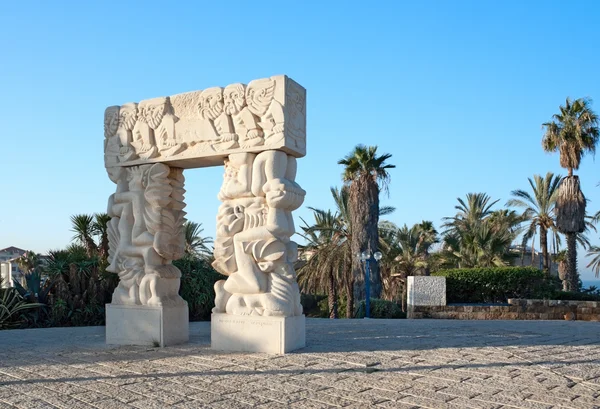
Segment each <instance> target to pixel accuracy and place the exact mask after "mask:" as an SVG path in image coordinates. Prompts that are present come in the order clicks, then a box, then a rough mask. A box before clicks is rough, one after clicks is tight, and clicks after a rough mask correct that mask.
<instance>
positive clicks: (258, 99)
mask: <svg viewBox="0 0 600 409" xmlns="http://www.w3.org/2000/svg"><path fill="white" fill-rule="evenodd" d="M274 95H275V81H273V80H272V79H270V78H264V79H261V80H254V81H250V83H249V84H248V89H247V90H246V103H247V104H248V109H250V111H251V112H252V113H253V114H255V115H258V116H261V115H264V114H265V112H267V109H269V105H270V104H271V101H273V97H274Z"/></svg>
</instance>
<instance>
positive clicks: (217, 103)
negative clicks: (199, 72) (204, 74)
mask: <svg viewBox="0 0 600 409" xmlns="http://www.w3.org/2000/svg"><path fill="white" fill-rule="evenodd" d="M198 109H199V110H200V115H201V116H202V118H204V119H208V120H211V121H214V120H215V119H217V118H218V117H219V115H221V114H222V113H223V90H222V89H221V88H220V87H214V88H207V89H205V90H204V91H202V93H201V94H200V103H199V105H198Z"/></svg>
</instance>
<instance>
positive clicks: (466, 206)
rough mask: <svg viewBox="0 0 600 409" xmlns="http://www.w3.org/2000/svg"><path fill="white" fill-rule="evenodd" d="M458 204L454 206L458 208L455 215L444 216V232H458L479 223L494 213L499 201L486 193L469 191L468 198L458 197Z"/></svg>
mask: <svg viewBox="0 0 600 409" xmlns="http://www.w3.org/2000/svg"><path fill="white" fill-rule="evenodd" d="M456 200H458V205H456V206H454V208H455V209H456V210H457V213H456V215H455V216H452V217H444V218H443V220H446V222H445V223H444V224H443V225H442V227H445V228H446V230H445V231H444V234H456V233H460V232H461V231H464V230H467V229H468V228H469V227H470V226H472V225H474V224H478V223H480V222H481V221H483V220H484V219H486V218H487V217H488V216H490V215H491V214H492V212H493V211H492V207H493V206H494V205H495V204H496V203H498V202H499V200H494V201H493V202H491V200H492V199H491V198H490V197H489V196H488V195H487V194H486V193H467V200H466V201H465V200H463V199H461V198H460V197H457V198H456Z"/></svg>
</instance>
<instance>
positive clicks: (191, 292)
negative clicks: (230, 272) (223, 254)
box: [173, 256, 227, 321]
mask: <svg viewBox="0 0 600 409" xmlns="http://www.w3.org/2000/svg"><path fill="white" fill-rule="evenodd" d="M173 265H175V266H176V267H177V268H179V270H181V286H180V287H179V295H181V297H182V298H183V299H184V300H186V301H187V303H188V308H189V310H190V321H204V320H209V319H210V313H211V311H212V308H213V307H214V300H215V290H214V285H215V283H216V282H217V281H219V280H224V279H225V278H227V277H225V276H223V275H221V274H219V273H217V272H216V271H215V270H214V269H213V268H212V267H211V265H210V264H209V263H208V261H206V260H204V259H201V258H198V257H192V256H185V257H184V258H182V259H181V260H177V261H174V262H173Z"/></svg>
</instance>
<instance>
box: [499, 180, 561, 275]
mask: <svg viewBox="0 0 600 409" xmlns="http://www.w3.org/2000/svg"><path fill="white" fill-rule="evenodd" d="M527 180H529V185H530V186H531V191H532V192H533V194H530V193H529V192H527V191H525V190H521V189H518V190H513V191H512V192H511V194H512V195H513V196H514V198H513V199H510V200H509V201H508V202H507V203H506V205H507V206H513V207H520V208H523V209H525V210H524V212H523V217H524V218H525V219H526V220H529V221H530V224H529V228H528V229H527V231H526V233H525V234H524V236H523V242H524V243H525V242H526V241H528V240H529V239H531V238H532V237H533V236H534V235H535V234H536V233H537V230H538V228H539V231H540V248H541V250H542V257H543V269H544V272H545V273H546V277H550V254H549V252H548V232H549V231H552V232H555V231H556V225H555V223H554V206H555V204H556V198H557V197H558V189H559V186H560V182H561V180H562V176H561V175H554V173H552V172H548V173H546V177H544V178H542V177H541V176H540V175H534V176H533V179H531V178H528V179H527ZM532 251H533V246H532ZM531 259H532V260H533V254H532V257H531Z"/></svg>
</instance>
